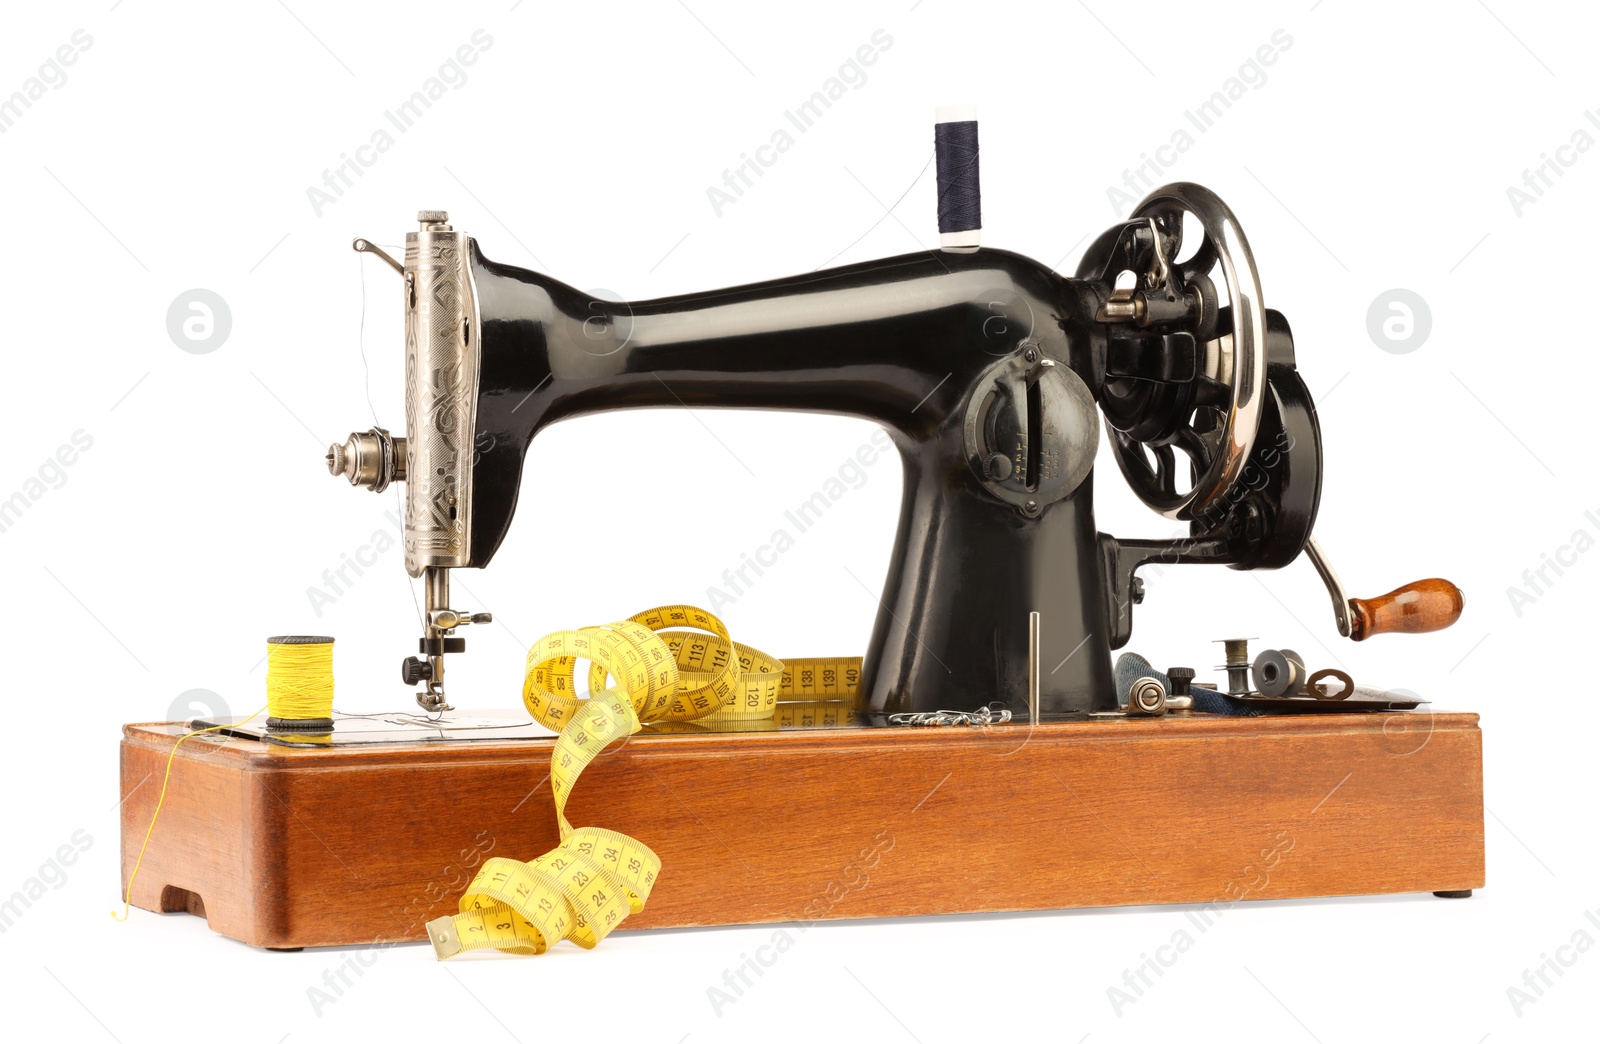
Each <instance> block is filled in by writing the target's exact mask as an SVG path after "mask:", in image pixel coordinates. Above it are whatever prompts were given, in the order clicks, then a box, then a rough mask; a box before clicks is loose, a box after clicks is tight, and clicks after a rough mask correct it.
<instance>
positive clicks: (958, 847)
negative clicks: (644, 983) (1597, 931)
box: [122, 712, 1484, 948]
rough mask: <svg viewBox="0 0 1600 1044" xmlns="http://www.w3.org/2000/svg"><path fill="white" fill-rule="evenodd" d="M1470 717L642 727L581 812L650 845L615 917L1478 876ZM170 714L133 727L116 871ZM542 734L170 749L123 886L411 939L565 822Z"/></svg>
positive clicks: (258, 927) (1471, 883)
mask: <svg viewBox="0 0 1600 1044" xmlns="http://www.w3.org/2000/svg"><path fill="white" fill-rule="evenodd" d="M1477 720H1478V719H1477V715H1475V714H1462V713H1438V714H1428V713H1416V712H1412V713H1394V714H1370V715H1369V714H1331V715H1308V716H1295V717H1277V718H1248V719H1246V718H1217V717H1209V716H1203V715H1192V716H1182V717H1180V716H1171V717H1167V718H1162V719H1149V720H1124V719H1107V720H1094V721H1078V722H1063V723H1058V724H1046V725H1040V726H1038V727H1037V728H1035V729H1031V730H1030V729H1029V727H1028V726H1027V725H1025V724H1024V725H1011V726H1005V727H1000V728H995V729H991V730H987V731H979V730H968V729H937V730H935V729H869V728H858V729H832V730H821V729H819V730H815V731H786V732H781V733H745V734H733V735H717V734H703V735H673V736H648V735H640V736H636V737H634V738H633V739H631V740H629V741H628V742H627V743H625V744H621V745H619V746H618V747H615V748H613V749H612V750H610V751H608V752H606V753H605V754H604V755H603V756H601V757H600V758H599V759H597V760H596V761H595V763H594V764H593V765H592V766H591V767H590V768H589V769H588V771H587V772H585V774H584V776H583V778H582V780H581V781H580V782H579V784H578V787H577V791H576V793H575V794H574V796H573V799H572V801H571V803H570V805H569V806H568V815H569V816H570V817H571V819H572V821H573V823H574V824H575V825H595V826H605V827H610V828H613V829H616V830H621V831H623V832H626V833H628V834H631V835H633V836H634V837H637V838H638V839H639V840H641V841H643V842H644V843H645V844H647V845H649V846H651V847H652V848H654V849H655V851H656V852H657V853H658V854H659V855H660V856H661V858H662V861H663V864H664V869H663V871H662V875H661V878H660V881H659V883H658V884H657V886H656V890H655V893H654V895H653V896H652V897H651V899H650V902H649V904H648V905H647V906H646V908H645V910H644V911H643V912H642V913H641V914H638V915H636V916H634V917H631V918H629V919H628V920H627V921H626V922H625V923H624V924H623V926H622V927H623V928H624V929H629V928H661V927H674V926H685V925H713V924H745V923H757V922H773V921H800V922H809V921H813V920H818V919H823V918H841V917H884V916H901V915H914V914H933V913H967V912H988V911H1005V910H1036V909H1055V908H1063V907H1083V906H1117V905H1127V904H1145V903H1216V904H1222V905H1225V904H1228V903H1231V902H1234V901H1238V900H1240V899H1281V898H1290V897H1304V896H1334V895H1360V894H1376V893H1393V892H1430V891H1444V890H1459V889H1472V888H1479V887H1482V886H1483V884H1484V847H1483V793H1482V746H1481V741H1480V733H1479V730H1478V727H1477ZM181 731H182V730H181V729H180V728H179V727H178V726H176V725H172V724H141V725H128V726H126V727H125V728H124V732H123V741H122V791H123V795H124V796H125V797H126V800H125V801H124V802H123V805H122V857H123V881H124V886H126V881H127V877H128V874H129V873H130V872H131V870H132V868H133V860H134V857H135V856H136V855H137V854H138V848H139V843H140V841H141V840H142V839H143V836H144V831H145V827H146V826H147V825H148V823H149V820H150V815H151V813H152V811H153V810H154V806H155V800H156V795H157V793H158V791H159V789H160V787H159V784H160V779H161V771H162V768H163V766H164V763H165V759H166V756H167V753H168V752H169V751H170V750H171V747H172V744H173V742H174V741H175V739H176V737H177V736H178V735H180V734H181ZM550 747H551V743H550V741H549V740H532V741H516V742H499V741H494V742H475V743H411V744H394V745H386V746H372V747H362V748H352V747H344V748H328V749H315V750H307V749H288V748H283V747H278V746H274V745H270V744H265V743H261V742H258V741H254V740H245V739H233V738H215V737H212V736H202V737H196V738H195V739H191V740H189V741H188V742H186V743H185V744H183V746H182V747H181V748H180V749H179V752H178V757H177V760H176V764H175V766H174V768H173V773H172V782H171V786H170V789H169V792H168V796H167V803H166V808H165V810H164V811H163V812H162V816H161V820H160V823H159V825H158V826H157V828H156V831H155V834H154V836H153V837H152V839H151V842H150V849H149V853H148V854H147V855H146V857H145V862H144V867H143V869H142V870H141V871H140V875H139V878H138V881H137V884H136V887H135V888H134V891H133V903H134V905H136V906H139V907H142V908H144V909H146V910H158V911H165V912H177V911H183V910H188V911H190V912H193V913H203V914H204V916H205V917H206V918H207V919H208V921H209V922H210V924H211V927H212V928H213V929H215V930H216V931H218V932H221V933H222V934H224V935H228V936H231V937H233V938H235V939H240V940H242V941H244V942H247V943H250V944H252V945H256V946H266V947H275V948H277V947H299V946H327V945H346V944H366V943H376V942H385V941H397V940H402V939H421V938H423V937H424V932H423V924H424V923H425V922H426V921H428V920H429V919H431V918H433V917H437V916H440V915H442V914H445V913H451V912H454V910H455V902H456V899H457V897H458V896H459V895H460V893H461V891H462V889H463V887H464V886H465V885H466V883H467V882H468V881H469V880H470V879H471V876H472V874H473V872H474V870H475V869H476V867H477V866H478V865H479V864H480V863H481V862H482V860H483V859H484V858H485V857H487V856H489V855H494V856H510V857H515V858H521V859H527V858H531V857H533V856H536V855H539V854H541V853H543V852H545V851H547V850H548V849H550V848H551V847H553V846H554V845H555V844H556V827H555V816H554V812H553V809H552V806H551V799H550V791H549V785H548V782H547V778H548V772H549V764H548V761H549V757H550Z"/></svg>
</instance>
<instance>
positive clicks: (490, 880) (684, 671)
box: [427, 605, 861, 960]
mask: <svg viewBox="0 0 1600 1044" xmlns="http://www.w3.org/2000/svg"><path fill="white" fill-rule="evenodd" d="M669 628H672V629H670V630H669ZM676 628H693V629H694V630H687V629H685V630H677V629H676ZM579 660H587V661H588V662H589V665H590V667H589V676H588V691H589V692H590V693H598V694H599V695H596V696H592V697H590V698H588V699H583V698H581V697H579V695H578V692H577V687H576V680H575V677H574V675H575V672H576V669H577V662H578V661H579ZM860 680H861V658H860V657H840V658H832V659H828V658H823V659H804V660H791V661H789V662H788V663H787V664H786V663H784V662H783V661H780V660H776V659H774V658H773V657H771V656H768V655H767V654H765V653H763V652H760V651H758V650H756V649H752V648H750V647H749V646H747V645H741V644H739V643H737V642H735V641H734V640H733V639H732V638H731V637H730V636H729V634H728V630H727V628H726V627H724V626H723V623H722V621H721V620H719V619H717V618H716V617H715V616H713V615H711V614H710V613H708V612H706V611H705V610H704V609H697V608H695V607H694V606H690V605H668V606H661V607H660V608H656V609H648V610H646V611H644V612H642V613H639V614H637V615H635V616H633V617H631V618H629V619H627V620H624V621H622V622H620V623H612V624H606V625H604V626H601V627H584V628H581V629H579V630H576V631H556V632H554V633H553V634H548V635H546V636H545V637H543V638H541V639H540V640H539V641H538V642H536V643H534V645H533V647H532V648H531V649H530V650H529V651H528V663H527V677H526V680H525V682H524V683H523V687H522V702H523V703H524V705H526V706H527V708H528V713H530V714H532V715H533V717H534V719H535V720H536V721H538V722H539V723H540V724H541V725H544V726H545V727H546V728H549V729H553V730H555V731H556V732H557V733H559V735H557V737H556V743H555V748H554V750H553V751H552V752H551V755H550V790H551V793H552V794H553V795H554V796H555V806H556V822H557V824H558V825H559V827H560V831H561V833H560V836H561V843H560V844H559V845H557V846H556V847H555V848H553V849H551V850H550V851H549V852H546V853H545V854H544V855H542V856H540V857H538V858H537V859H533V860H531V861H529V862H521V861H520V860H516V859H505V858H500V857H496V858H492V859H487V860H485V861H484V863H483V865H482V866H481V867H479V869H478V873H477V875H476V876H474V877H473V879H472V883H471V884H469V885H468V886H467V890H466V893H465V894H464V895H462V897H461V902H460V907H459V910H460V912H458V913H456V914H454V915H452V916H449V917H439V918H436V919H434V920H432V921H429V922H428V925H427V928H428V939H429V940H430V941H431V942H432V943H433V950H434V954H435V955H436V956H437V957H438V958H439V959H440V960H444V959H445V958H447V957H453V956H455V955H456V954H458V953H461V952H463V951H465V950H478V949H495V950H503V951H505V952H507V953H518V954H539V953H543V952H544V951H545V950H547V949H549V948H550V947H551V946H553V945H555V944H556V943H557V942H559V941H561V940H562V939H571V940H572V941H573V942H575V943H577V944H578V945H579V946H582V947H583V948H584V949H592V948H594V946H595V945H596V944H598V943H599V942H600V940H601V939H604V938H605V937H606V936H607V935H609V934H610V933H611V931H612V930H613V929H615V928H616V927H617V925H619V924H621V923H622V921H623V920H624V919H625V918H626V917H627V916H628V915H629V914H632V913H638V912H639V911H640V910H642V909H644V904H645V902H646V900H648V899H649V898H650V890H651V889H652V888H654V887H655V883H656V878H657V876H658V875H659V874H660V873H661V860H660V858H659V857H658V856H657V855H656V854H655V853H654V852H652V851H651V850H650V849H649V847H647V846H646V845H644V844H643V843H641V842H639V841H637V840H635V839H634V838H631V837H629V836H627V835H626V834H622V833H618V832H617V831H615V830H605V829H602V828H599V827H576V828H575V827H573V826H572V824H571V823H569V822H568V821H567V815H566V805H567V798H568V796H569V795H570V794H571V793H572V788H573V787H574V786H575V785H576V784H577V781H578V777H579V776H580V775H581V774H582V773H583V770H584V768H585V767H586V766H588V764H589V762H591V761H593V760H594V759H595V757H596V756H597V755H599V753H600V751H602V750H604V749H605V748H606V746H607V745H608V744H610V743H611V742H612V741H613V740H616V739H620V738H623V737H627V736H631V735H633V734H634V733H635V732H638V731H639V729H640V728H642V727H643V725H645V724H646V723H651V722H664V723H665V722H686V721H704V722H718V723H722V722H741V721H749V722H762V721H766V720H771V719H773V718H775V717H780V718H781V717H783V715H781V714H779V702H780V700H782V701H784V702H790V701H801V700H811V701H817V700H831V701H839V700H845V699H849V698H852V697H854V696H855V694H856V691H857V688H858V686H859V683H860ZM608 686H609V687H608ZM803 706H805V707H806V709H804V710H790V712H789V717H791V718H793V719H794V720H795V721H807V720H817V719H818V718H819V717H820V718H822V719H824V720H826V719H827V718H828V717H829V716H830V715H833V714H837V713H838V712H837V711H836V710H835V711H829V710H818V709H817V708H816V704H815V703H813V704H809V705H803Z"/></svg>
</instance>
